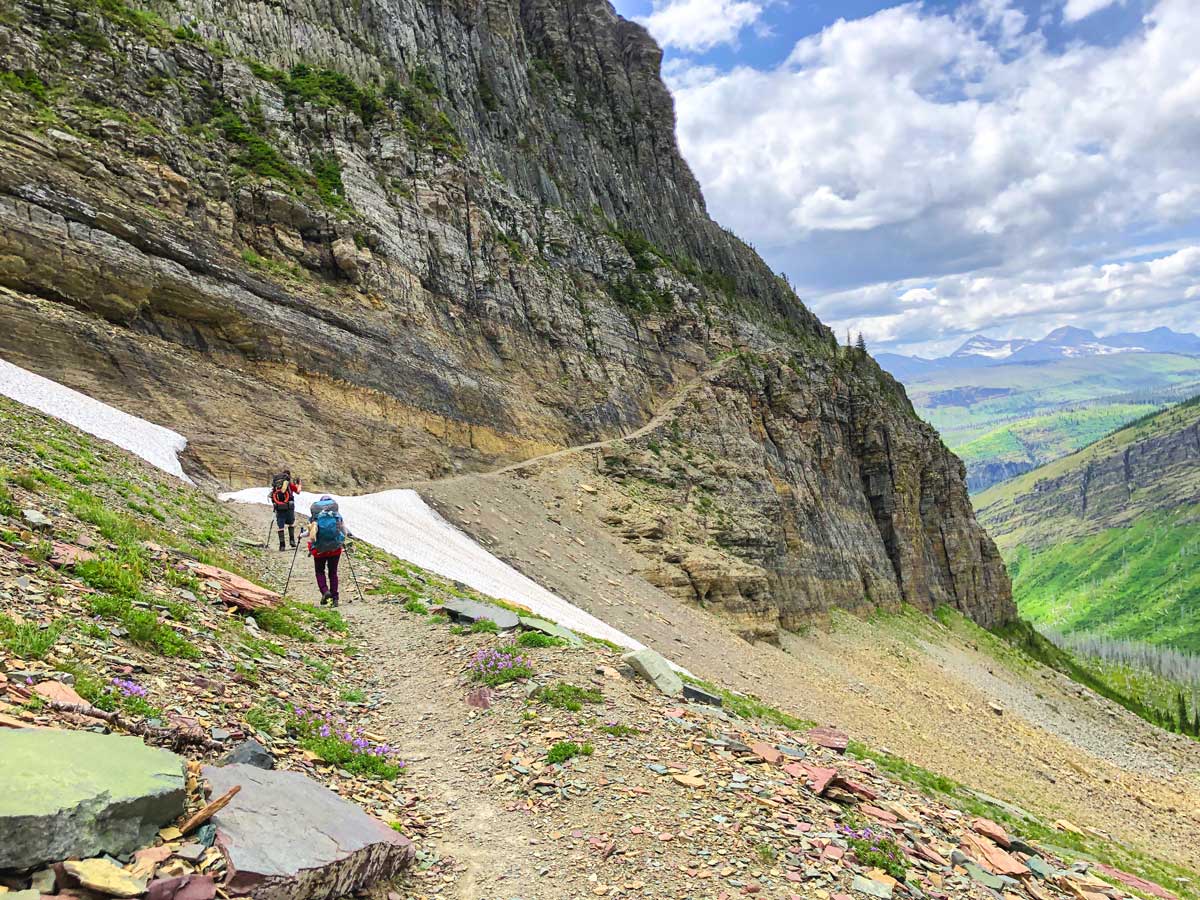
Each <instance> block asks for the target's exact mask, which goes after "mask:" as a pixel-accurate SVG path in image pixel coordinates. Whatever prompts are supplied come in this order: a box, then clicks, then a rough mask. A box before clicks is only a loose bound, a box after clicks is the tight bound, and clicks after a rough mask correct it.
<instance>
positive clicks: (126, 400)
mask: <svg viewBox="0 0 1200 900" xmlns="http://www.w3.org/2000/svg"><path fill="white" fill-rule="evenodd" d="M155 9H156V13H155V14H150V13H147V12H145V11H143V10H135V9H134V8H132V7H127V6H125V5H124V4H123V3H122V2H120V0H116V2H111V3H110V2H106V3H103V4H100V3H93V2H92V0H72V2H71V3H67V2H66V0H50V2H48V3H42V2H36V3H35V2H34V0H18V2H17V3H16V4H14V5H13V9H12V12H11V13H6V15H5V16H4V17H3V18H0V50H2V51H3V53H4V58H5V59H6V60H10V61H11V66H12V68H13V70H14V71H13V77H12V78H10V79H7V80H5V82H4V88H3V89H2V93H0V306H2V308H3V315H4V320H5V326H6V327H5V328H4V329H2V330H0V355H2V356H3V357H5V358H7V359H10V360H11V361H13V362H15V363H17V364H19V365H22V366H24V367H26V368H29V369H32V370H34V371H37V372H39V373H42V374H47V375H50V376H52V377H54V378H55V379H56V380H59V381H62V382H65V383H67V384H68V385H70V386H72V387H75V388H78V389H81V390H83V391H85V392H87V393H89V394H92V395H93V396H97V397H98V398H100V399H102V400H105V401H108V402H111V403H113V404H114V405H117V406H119V407H121V408H124V409H126V410H128V411H130V412H133V413H136V414H138V415H141V416H143V417H145V418H147V419H150V420H151V421H155V422H159V423H162V424H165V425H170V426H172V427H174V428H175V429H176V430H178V431H180V432H182V433H185V434H186V435H187V437H188V438H189V441H190V447H189V454H190V456H189V459H188V464H189V466H190V467H191V469H192V471H193V473H194V474H195V475H197V476H198V477H207V478H208V479H209V480H210V481H212V482H217V483H220V484H222V485H224V486H231V487H238V486H244V485H247V484H256V483H261V480H262V477H263V476H262V473H263V472H266V471H271V470H274V469H276V468H278V467H279V465H280V463H290V464H291V468H292V469H293V470H297V469H300V468H303V470H304V474H305V475H306V476H307V479H308V480H309V481H310V483H320V484H322V485H324V486H329V487H335V486H354V487H370V488H377V487H385V486H389V487H390V486H394V485H396V484H397V483H399V482H404V481H407V480H412V479H421V478H435V477H439V476H442V475H445V474H449V473H453V472H455V471H460V470H462V471H478V470H481V469H485V468H489V467H492V466H495V465H497V464H500V463H504V462H510V461H514V460H519V459H525V458H529V457H533V456H536V455H538V454H541V453H545V452H547V451H552V450H555V449H558V448H561V447H566V446H572V445H578V444H583V443H586V442H591V441H596V440H603V439H613V438H617V437H620V436H621V435H623V434H628V433H631V432H633V431H634V430H636V429H639V428H640V427H643V426H644V425H645V424H646V423H647V422H648V421H649V420H650V419H651V417H652V416H653V414H654V412H655V411H656V410H657V409H659V408H660V406H661V404H662V402H663V401H664V400H665V399H666V398H668V397H671V396H674V395H676V394H677V393H679V391H680V388H681V385H682V384H683V383H685V382H686V381H687V380H688V379H691V378H694V377H695V376H696V375H697V373H699V372H702V371H705V370H707V369H708V368H709V367H711V366H712V364H713V362H714V358H715V357H716V356H717V355H719V354H721V353H724V352H728V351H731V350H733V349H735V348H740V349H743V350H745V351H746V352H748V353H749V354H750V355H752V356H755V357H757V356H761V355H764V354H774V353H778V354H780V355H781V357H782V358H786V359H789V360H791V362H790V363H789V365H791V366H793V367H794V368H793V369H790V370H789V371H791V372H792V374H790V375H789V374H783V370H780V372H778V373H776V374H775V375H773V376H771V377H770V378H767V377H765V376H764V377H762V378H758V379H757V380H753V381H748V380H745V379H743V380H742V381H740V382H737V383H736V384H734V383H729V384H725V383H714V385H713V387H712V390H713V391H714V392H716V394H717V395H719V396H716V397H715V398H714V399H715V400H716V401H718V402H715V403H714V405H713V406H712V407H711V408H709V409H705V410H683V411H681V415H680V416H678V417H677V418H678V420H679V427H680V428H685V429H687V430H688V432H689V436H688V441H689V443H690V444H691V445H692V446H694V447H696V448H703V452H704V453H705V454H706V460H707V461H706V462H705V466H706V472H707V473H708V474H707V475H706V478H707V479H709V480H711V481H712V483H713V486H712V487H711V489H706V490H710V493H711V498H710V499H711V500H712V502H713V503H716V502H717V501H719V500H722V499H723V495H724V494H725V493H729V494H730V495H731V497H732V498H735V499H736V501H737V502H731V503H728V504H727V505H728V507H729V508H728V509H727V510H725V507H724V506H722V507H721V509H723V510H725V518H724V519H720V518H714V515H710V511H707V510H706V511H698V514H699V515H700V518H701V520H702V526H703V529H704V530H706V531H710V532H711V533H712V534H713V535H714V540H713V542H712V544H711V545H709V544H706V543H705V542H703V541H701V542H699V543H691V544H689V543H686V542H685V543H684V544H681V545H679V546H677V547H673V549H670V550H667V551H664V553H663V555H662V558H661V559H662V564H661V566H660V567H659V568H658V570H657V573H656V574H654V575H653V577H656V578H659V579H660V581H661V583H662V585H663V586H664V587H667V588H668V589H670V590H673V591H676V592H677V593H679V594H680V595H681V596H687V597H689V598H691V599H694V600H695V601H696V602H701V603H706V604H716V605H719V606H720V607H721V608H722V609H724V610H726V611H727V612H728V614H729V615H730V616H731V617H733V619H735V620H736V622H735V627H736V628H737V629H738V630H739V631H741V632H742V633H745V634H747V635H748V636H758V637H763V636H768V637H769V636H770V635H772V634H774V633H775V631H776V630H777V628H778V627H779V626H780V625H783V626H784V627H788V626H789V624H792V623H795V622H796V621H798V617H799V616H800V615H802V614H803V613H805V612H806V611H812V610H819V609H824V608H828V607H829V606H830V605H834V604H838V605H846V606H850V607H860V606H863V605H869V604H871V603H874V602H894V601H899V600H901V599H904V600H909V601H910V602H913V603H915V604H917V605H918V606H921V607H922V608H928V607H929V606H931V605H932V604H934V603H938V602H952V603H954V604H955V605H957V606H959V607H960V608H963V609H965V610H969V611H971V613H972V614H973V615H977V616H978V617H979V618H980V620H981V621H988V622H991V621H996V620H998V619H1002V618H1004V617H1006V616H1009V615H1011V614H1012V610H1011V603H1010V601H1009V598H1008V593H1007V583H1006V581H1005V580H1004V579H1003V577H1002V573H1000V574H998V573H997V569H996V566H995V565H994V564H993V556H994V551H993V550H992V549H991V547H990V544H989V543H988V542H987V539H986V538H985V537H984V536H983V535H982V533H980V532H979V531H978V529H977V527H976V526H975V525H974V521H973V519H972V518H971V515H970V507H969V505H968V504H967V501H966V494H965V490H964V488H963V475H962V471H961V467H959V466H958V464H957V462H956V461H954V460H953V459H952V458H951V457H950V456H949V455H948V454H946V453H945V451H944V450H942V449H941V447H940V444H939V443H938V441H937V439H936V436H935V435H933V434H932V433H931V432H930V431H929V430H928V429H927V428H926V427H925V426H923V425H922V424H921V423H920V422H919V421H918V420H917V418H916V417H915V415H914V414H913V412H912V410H911V408H910V407H909V405H908V403H907V400H906V399H905V398H904V394H903V391H902V389H901V388H900V387H899V385H897V384H896V383H895V382H893V381H891V380H890V379H887V378H885V377H884V376H882V374H881V373H879V371H878V369H877V368H876V367H875V366H874V364H873V363H871V362H869V361H868V360H865V359H863V360H861V361H860V362H861V366H860V367H859V368H860V369H861V371H860V372H857V374H852V375H851V374H847V373H845V372H843V371H842V369H841V368H839V366H841V364H840V363H838V362H837V360H838V353H839V351H838V350H837V348H836V342H835V340H834V338H833V336H832V335H831V334H830V333H829V331H828V329H826V328H825V327H824V326H823V325H821V324H820V322H818V321H817V320H816V318H815V317H814V316H813V315H812V314H811V313H810V312H809V311H808V310H807V309H805V307H804V306H803V305H802V304H801V303H800V301H799V300H798V299H797V298H796V296H795V294H794V293H793V292H792V291H791V289H790V288H789V287H788V285H787V284H786V282H785V281H784V280H783V279H782V278H780V277H777V276H776V275H775V274H774V273H772V272H771V271H770V269H769V268H768V267H767V266H766V265H765V264H764V263H763V261H762V260H761V259H760V258H759V257H758V256H757V254H755V253H754V252H753V251H752V250H751V249H750V248H748V247H747V246H746V245H745V244H743V243H742V242H741V241H739V240H738V239H737V238H735V237H734V236H732V235H731V234H729V233H728V232H726V231H725V230H724V229H722V228H721V227H720V226H718V225H717V224H716V223H715V222H713V221H712V220H711V219H710V218H709V217H708V215H707V213H706V211H705V207H704V200H703V197H702V195H701V193H700V191H699V188H698V186H697V184H696V181H695V179H694V178H693V177H692V174H691V172H690V171H689V169H688V167H687V164H686V163H685V162H684V161H683V159H682V157H681V156H680V154H679V152H678V149H677V147H676V144H675V136H674V113H673V108H672V103H671V98H670V95H669V93H668V92H667V90H666V88H665V87H664V85H663V83H662V81H661V79H660V77H659V66H660V63H661V52H660V51H659V49H658V47H657V46H655V44H654V42H653V41H652V40H651V39H650V37H649V36H648V35H647V34H646V32H645V31H644V29H642V28H641V27H640V26H638V25H636V24H633V23H630V22H626V21H624V20H622V19H620V18H619V17H617V16H616V15H615V13H614V12H613V10H612V8H611V7H610V6H609V4H608V3H607V2H605V0H566V2H557V0H556V2H550V0H522V2H517V0H475V2H470V3H454V4H445V3H434V2H430V0H362V2H361V3H355V4H351V5H349V6H347V5H344V4H328V3H324V2H321V0H286V2H284V3H270V4H268V3H262V2H246V0H236V2H233V3H225V2H222V3H213V2H211V0H179V2H174V3H171V4H163V5H162V6H161V7H155ZM160 16H161V18H160ZM114 70H115V71H119V72H120V77H117V78H114V77H113V72H114ZM772 429H774V431H772ZM297 447H303V448H304V458H303V459H302V460H301V459H298V458H297V457H296V449H295V448H297ZM618 456H619V454H618V455H616V456H614V457H613V459H614V462H613V465H614V467H616V468H619V467H620V465H621V463H620V462H619V461H618V458H617V457H618ZM810 466H815V467H816V468H809V467H810ZM727 477H728V478H730V479H732V480H731V481H730V485H729V487H728V489H726V488H722V487H720V485H719V482H720V481H721V480H722V479H725V478H727ZM702 496H707V495H704V494H697V495H696V497H702ZM692 499H693V500H694V499H696V498H692ZM697 502H698V501H697ZM715 508H716V507H714V509H715ZM633 527H636V528H638V529H647V528H648V529H649V531H648V532H647V533H646V534H644V535H642V537H644V538H645V539H646V540H648V541H654V540H657V538H656V537H655V534H656V533H658V532H662V533H664V534H665V533H666V532H669V531H670V530H671V529H674V528H677V527H678V524H677V523H676V522H675V521H674V520H673V516H672V513H671V512H670V511H668V510H661V511H660V515H659V516H658V518H657V520H655V521H650V520H645V521H638V522H636V523H634V526H633ZM847 534H848V535H852V538H850V539H845V538H844V535H847ZM660 543H661V542H660Z"/></svg>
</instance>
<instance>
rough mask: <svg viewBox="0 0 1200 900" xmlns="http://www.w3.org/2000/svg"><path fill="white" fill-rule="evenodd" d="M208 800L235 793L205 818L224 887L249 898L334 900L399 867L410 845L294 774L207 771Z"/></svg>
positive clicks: (410, 855) (234, 769)
mask: <svg viewBox="0 0 1200 900" xmlns="http://www.w3.org/2000/svg"><path fill="white" fill-rule="evenodd" d="M202 774H203V776H204V777H205V778H206V779H207V780H208V783H209V785H210V787H211V789H212V793H213V796H219V795H222V794H225V793H226V792H227V791H229V790H230V788H233V787H234V786H237V785H240V786H241V788H242V789H241V791H239V792H238V794H237V795H236V796H235V797H234V798H233V800H232V801H231V802H230V804H229V805H228V806H226V807H225V808H224V809H222V810H221V811H220V812H218V813H217V814H216V815H215V816H214V817H213V819H212V821H213V823H214V824H215V825H216V826H217V846H218V847H219V848H220V849H221V851H222V852H223V853H224V854H225V858H226V860H227V862H228V865H229V881H228V884H227V885H226V889H227V890H228V891H229V892H230V893H231V894H234V895H241V896H251V897H254V898H255V900H324V898H331V897H341V896H345V895H347V894H350V893H352V892H354V891H357V890H359V889H361V888H364V887H367V886H369V885H372V884H374V883H375V882H377V881H379V880H381V879H386V878H391V877H393V876H394V875H396V874H397V873H398V872H399V871H401V870H402V869H404V868H405V867H406V866H407V865H408V864H409V863H410V862H412V858H413V855H414V852H415V851H414V848H413V846H412V843H411V842H410V841H409V840H408V839H407V838H405V837H402V836H401V835H399V834H397V833H396V832H395V831H393V830H392V829H391V828H389V827H388V826H386V825H384V824H383V823H382V822H380V821H379V820H378V819H375V818H373V817H371V816H369V815H367V814H366V813H365V812H363V811H362V810H361V809H359V808H358V807H357V806H355V805H354V804H352V803H349V802H347V801H346V800H343V799H342V798H341V797H339V796H338V795H337V794H335V793H333V792H332V791H330V790H328V789H326V788H325V787H323V786H322V785H320V784H317V783H316V782H315V781H313V780H311V779H309V778H306V777H305V776H304V775H301V774H300V773H299V772H283V771H266V770H263V769H257V768H255V767H253V766H247V765H234V766H221V767H214V766H207V767H205V768H204V769H203V771H202Z"/></svg>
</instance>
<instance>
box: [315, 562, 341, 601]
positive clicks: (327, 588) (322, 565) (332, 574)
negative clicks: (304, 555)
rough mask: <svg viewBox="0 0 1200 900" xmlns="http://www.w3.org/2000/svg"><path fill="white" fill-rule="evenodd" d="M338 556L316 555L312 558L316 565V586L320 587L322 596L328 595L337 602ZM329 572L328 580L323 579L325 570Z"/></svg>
mask: <svg viewBox="0 0 1200 900" xmlns="http://www.w3.org/2000/svg"><path fill="white" fill-rule="evenodd" d="M340 560H341V557H340V556H318V557H315V558H314V559H313V562H314V563H316V566H317V587H319V588H320V589H321V596H322V597H330V598H332V599H333V602H334V603H337V602H338V562H339V561H340ZM326 570H328V572H329V581H328V582H327V581H326V580H325V572H326Z"/></svg>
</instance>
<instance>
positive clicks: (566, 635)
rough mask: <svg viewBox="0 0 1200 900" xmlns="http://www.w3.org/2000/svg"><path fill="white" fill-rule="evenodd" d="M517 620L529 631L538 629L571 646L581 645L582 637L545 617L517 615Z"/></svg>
mask: <svg viewBox="0 0 1200 900" xmlns="http://www.w3.org/2000/svg"><path fill="white" fill-rule="evenodd" d="M517 621H518V622H519V623H520V624H521V627H522V628H528V629H529V630H530V631H540V632H541V633H542V634H548V635H550V637H556V638H559V639H560V640H564V641H566V642H567V643H568V644H570V645H571V646H572V647H582V646H583V639H582V638H580V637H579V635H577V634H576V633H575V632H573V631H572V630H571V629H570V628H563V627H562V626H561V625H556V624H554V623H553V622H549V621H547V620H546V619H539V618H536V617H535V616H518V617H517ZM497 624H499V623H497Z"/></svg>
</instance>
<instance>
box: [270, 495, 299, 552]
mask: <svg viewBox="0 0 1200 900" xmlns="http://www.w3.org/2000/svg"><path fill="white" fill-rule="evenodd" d="M275 525H276V526H277V527H278V528H279V549H280V550H282V549H283V526H284V525H286V526H287V530H288V543H290V544H291V545H292V546H293V547H295V546H296V505H295V504H294V503H293V504H289V505H288V506H277V507H275Z"/></svg>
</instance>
